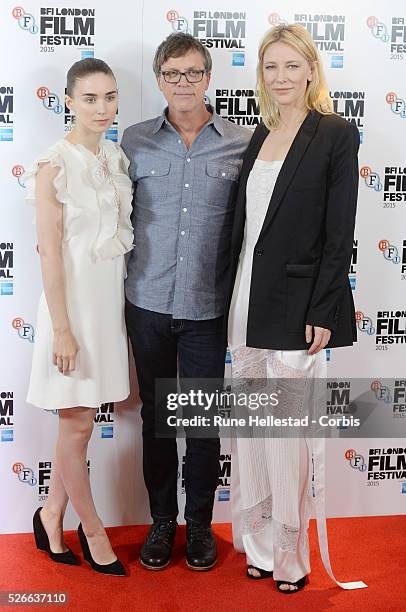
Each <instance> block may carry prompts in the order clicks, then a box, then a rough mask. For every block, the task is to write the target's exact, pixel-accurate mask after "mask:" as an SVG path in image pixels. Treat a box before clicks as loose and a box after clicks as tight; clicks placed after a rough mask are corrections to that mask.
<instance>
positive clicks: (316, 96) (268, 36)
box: [257, 24, 334, 130]
mask: <svg viewBox="0 0 406 612" xmlns="http://www.w3.org/2000/svg"><path fill="white" fill-rule="evenodd" d="M277 41H280V42H283V43H286V44H287V45H290V46H291V47H293V48H294V49H296V51H298V52H299V53H300V54H301V55H302V56H303V57H304V58H305V59H306V60H307V61H308V62H309V64H310V65H311V67H312V75H313V78H312V80H311V81H309V82H308V84H307V89H306V93H305V105H306V108H307V109H308V110H317V111H318V112H319V113H321V114H322V115H331V114H333V113H334V110H333V101H332V99H331V98H330V96H329V93H328V86H327V81H326V77H325V76H324V70H323V66H322V64H321V61H320V55H319V52H318V50H317V47H316V45H315V44H314V42H313V39H312V37H311V36H310V34H309V32H308V31H307V30H306V28H304V27H303V26H301V25H297V24H293V25H278V26H275V27H273V28H271V29H270V30H268V31H267V32H266V33H265V36H264V37H263V39H262V41H261V43H260V45H259V49H258V64H257V90H258V98H259V108H260V112H261V116H262V119H263V122H264V123H265V125H266V127H267V128H268V129H269V130H271V129H273V128H275V127H277V126H278V125H279V122H280V113H279V108H278V106H277V104H276V103H275V102H274V101H273V100H272V99H271V97H270V95H269V94H268V92H267V90H266V87H265V83H264V74H263V62H264V54H265V51H266V50H267V49H268V47H269V45H272V43H274V42H277Z"/></svg>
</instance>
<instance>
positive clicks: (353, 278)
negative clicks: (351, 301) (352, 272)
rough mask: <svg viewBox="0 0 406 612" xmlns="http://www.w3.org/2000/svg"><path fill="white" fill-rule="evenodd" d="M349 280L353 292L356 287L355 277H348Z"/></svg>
mask: <svg viewBox="0 0 406 612" xmlns="http://www.w3.org/2000/svg"><path fill="white" fill-rule="evenodd" d="M349 279H350V285H351V289H352V290H353V291H355V287H356V285H357V277H356V276H349Z"/></svg>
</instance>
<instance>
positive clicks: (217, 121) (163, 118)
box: [152, 104, 224, 136]
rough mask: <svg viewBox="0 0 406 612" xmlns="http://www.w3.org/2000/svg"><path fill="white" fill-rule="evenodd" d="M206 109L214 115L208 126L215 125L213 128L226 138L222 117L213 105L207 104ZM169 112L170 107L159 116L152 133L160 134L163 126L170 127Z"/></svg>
mask: <svg viewBox="0 0 406 612" xmlns="http://www.w3.org/2000/svg"><path fill="white" fill-rule="evenodd" d="M206 108H207V110H208V111H209V112H210V113H211V114H212V115H211V117H210V119H209V121H208V122H207V125H213V127H214V128H215V129H216V130H217V132H218V133H219V134H220V136H224V127H223V120H222V118H221V117H220V115H218V114H217V113H216V112H215V111H214V109H213V107H212V106H211V104H206ZM167 112H168V107H166V108H165V109H164V110H163V112H162V115H159V117H157V119H156V121H155V123H154V127H153V129H152V133H153V134H156V133H157V132H159V130H160V129H161V128H162V126H163V125H164V124H165V123H166V124H168V125H170V123H169V121H168V118H167Z"/></svg>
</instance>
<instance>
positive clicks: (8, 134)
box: [0, 127, 13, 142]
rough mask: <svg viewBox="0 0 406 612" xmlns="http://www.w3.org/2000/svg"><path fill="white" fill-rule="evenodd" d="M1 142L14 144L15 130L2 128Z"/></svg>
mask: <svg viewBox="0 0 406 612" xmlns="http://www.w3.org/2000/svg"><path fill="white" fill-rule="evenodd" d="M0 142H13V128H6V127H0Z"/></svg>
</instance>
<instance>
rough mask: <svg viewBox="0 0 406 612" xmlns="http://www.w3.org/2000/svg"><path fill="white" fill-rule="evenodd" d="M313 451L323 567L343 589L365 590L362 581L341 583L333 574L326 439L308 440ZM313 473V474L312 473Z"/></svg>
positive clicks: (315, 499)
mask: <svg viewBox="0 0 406 612" xmlns="http://www.w3.org/2000/svg"><path fill="white" fill-rule="evenodd" d="M307 442H308V443H310V448H311V450H312V452H311V453H309V456H310V460H311V456H313V461H314V468H313V473H314V505H315V510H316V519H317V535H318V541H319V548H320V554H321V558H322V561H323V565H324V567H325V570H326V572H327V574H328V575H329V576H330V578H331V579H332V580H333V581H334V582H335V583H336V584H337V585H338V586H339V587H341V588H342V589H345V590H352V589H365V588H366V587H367V586H368V585H367V584H365V582H362V580H359V581H355V582H339V581H338V580H337V579H336V577H335V576H334V574H333V570H332V569H331V563H330V555H329V551H328V538H327V525H326V488H325V443H326V440H325V438H312V439H310V440H307ZM310 473H311V472H310Z"/></svg>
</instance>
